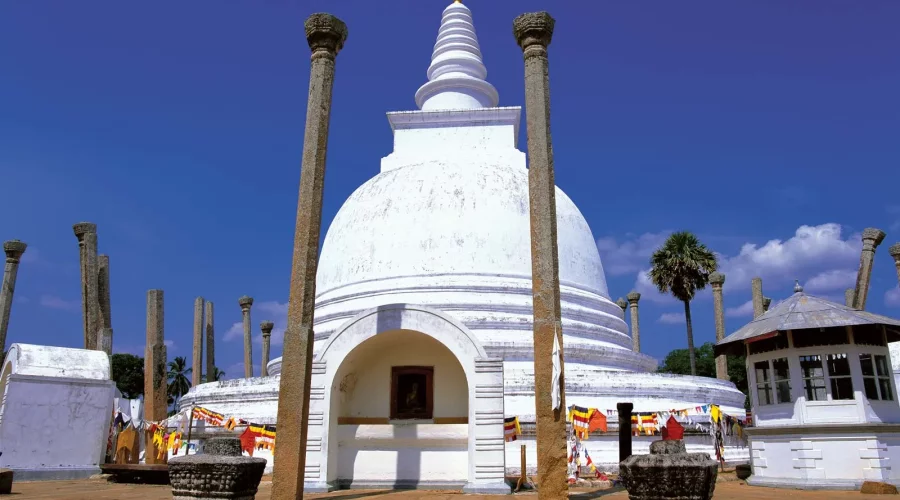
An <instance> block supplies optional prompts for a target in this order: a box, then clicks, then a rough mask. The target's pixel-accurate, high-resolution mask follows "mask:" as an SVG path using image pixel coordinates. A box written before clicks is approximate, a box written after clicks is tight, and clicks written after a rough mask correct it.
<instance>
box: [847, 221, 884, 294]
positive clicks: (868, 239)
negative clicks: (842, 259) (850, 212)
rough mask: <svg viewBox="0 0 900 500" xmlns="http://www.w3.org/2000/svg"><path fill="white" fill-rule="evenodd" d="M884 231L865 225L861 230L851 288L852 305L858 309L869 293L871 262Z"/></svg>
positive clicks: (882, 238) (873, 259)
mask: <svg viewBox="0 0 900 500" xmlns="http://www.w3.org/2000/svg"><path fill="white" fill-rule="evenodd" d="M884 237H885V234H884V231H882V230H881V229H876V228H874V227H867V228H865V229H863V232H862V242H863V247H862V252H861V253H860V255H859V272H858V273H856V288H855V289H854V290H853V298H854V301H853V307H854V308H856V309H859V310H861V311H862V310H864V309H865V308H866V296H867V295H868V294H869V280H870V279H871V278H872V264H873V263H874V262H875V249H876V248H878V245H880V244H881V242H882V241H884Z"/></svg>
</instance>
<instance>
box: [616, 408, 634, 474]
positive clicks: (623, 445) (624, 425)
mask: <svg viewBox="0 0 900 500" xmlns="http://www.w3.org/2000/svg"><path fill="white" fill-rule="evenodd" d="M632 409H634V405H633V404H631V403H616V410H617V411H618V412H619V463H621V462H622V461H623V460H625V459H626V458H628V457H630V456H631V410H632Z"/></svg>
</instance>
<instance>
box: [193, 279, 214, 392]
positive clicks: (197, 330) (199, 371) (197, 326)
mask: <svg viewBox="0 0 900 500" xmlns="http://www.w3.org/2000/svg"><path fill="white" fill-rule="evenodd" d="M193 355H194V357H193V359H192V361H191V385H192V386H195V387H196V386H198V385H200V384H201V383H203V297H197V298H196V299H194V351H193ZM208 373H209V372H207V374H208ZM210 382H212V380H210Z"/></svg>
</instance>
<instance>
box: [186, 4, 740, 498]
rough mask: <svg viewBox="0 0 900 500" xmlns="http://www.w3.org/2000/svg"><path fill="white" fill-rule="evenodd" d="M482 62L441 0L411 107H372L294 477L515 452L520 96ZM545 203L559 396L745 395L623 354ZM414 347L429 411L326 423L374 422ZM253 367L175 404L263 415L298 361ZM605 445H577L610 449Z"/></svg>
mask: <svg viewBox="0 0 900 500" xmlns="http://www.w3.org/2000/svg"><path fill="white" fill-rule="evenodd" d="M486 76H487V70H486V69H485V67H484V64H483V63H482V58H481V52H480V49H479V46H478V41H477V37H476V36H475V31H474V27H473V24H472V17H471V12H470V11H469V9H468V7H466V6H465V5H463V4H462V3H453V4H451V5H450V6H449V7H447V8H446V9H445V10H444V14H443V19H442V23H441V27H440V31H439V34H438V39H437V43H436V44H435V47H434V54H433V56H432V62H431V66H430V67H429V69H428V82H427V83H426V84H425V85H423V86H422V87H421V88H420V89H419V91H418V92H417V93H416V103H417V105H418V106H419V108H420V110H418V111H403V112H392V113H388V122H389V123H390V125H391V128H392V129H393V131H394V147H393V151H392V152H391V153H390V154H389V155H388V156H386V157H384V158H383V159H382V160H381V172H380V173H379V174H377V175H375V176H374V177H372V178H371V179H370V180H369V181H367V182H366V183H364V184H363V185H362V186H360V187H359V188H358V189H357V190H356V191H355V192H354V193H353V194H352V195H351V196H350V197H349V198H348V199H347V201H346V202H345V203H344V205H343V207H342V208H341V209H340V211H339V212H338V213H337V215H336V216H335V218H334V220H333V221H332V223H331V226H330V228H329V229H328V232H327V235H326V237H325V241H324V244H323V247H322V253H321V256H320V261H319V268H318V275H317V282H316V289H317V297H316V312H315V352H316V362H315V368H314V374H313V396H314V400H313V403H312V410H313V411H312V413H311V417H310V422H309V424H310V431H309V436H310V438H309V445H308V450H309V451H308V455H307V470H306V479H307V482H308V483H309V484H308V486H310V487H317V488H326V487H332V486H339V485H344V486H346V485H359V484H369V483H379V484H384V482H385V481H386V482H388V483H391V484H400V485H406V484H413V485H422V486H427V485H432V486H434V485H451V484H459V485H462V484H466V485H469V486H470V488H476V489H479V488H480V489H483V488H485V487H487V488H488V489H490V487H494V486H497V485H498V484H500V483H501V482H502V480H503V473H504V467H505V466H506V465H508V466H510V467H516V468H517V467H518V463H519V460H518V457H519V447H518V445H519V444H522V443H523V442H524V443H526V444H528V446H529V447H530V448H531V447H533V444H534V442H533V441H532V440H523V441H518V442H516V443H512V444H510V445H509V446H508V447H505V446H504V443H503V441H502V417H503V415H504V414H505V415H508V416H512V415H516V416H519V418H520V419H521V420H523V421H529V420H530V421H533V418H534V394H535V387H534V368H533V352H534V346H533V343H532V334H533V333H532V332H533V326H532V301H531V299H532V288H531V286H532V283H531V253H530V252H531V250H530V248H531V246H530V229H529V209H528V170H527V168H526V160H525V153H523V152H522V151H520V150H519V149H518V144H517V141H518V137H519V127H520V121H521V113H522V110H521V108H520V107H496V106H497V104H498V102H499V97H498V95H497V92H496V90H495V89H494V87H493V86H491V85H490V84H489V83H488V82H487V81H486V80H485V78H486ZM332 168H337V167H332ZM556 202H557V231H558V240H559V273H560V283H561V286H560V288H561V290H560V291H561V305H562V327H563V340H564V353H565V358H566V359H565V368H566V401H567V402H568V403H569V404H578V405H581V406H587V407H596V408H601V409H611V408H615V407H616V403H618V402H632V403H634V406H635V411H659V410H669V409H673V408H675V409H681V408H688V407H694V406H700V405H704V404H709V403H717V404H719V405H721V406H722V407H723V409H725V410H726V411H728V412H729V413H733V414H740V413H742V412H743V401H744V395H743V394H742V393H740V392H739V391H737V389H735V387H734V385H733V384H731V383H730V382H724V381H719V380H715V379H708V378H699V377H679V376H671V375H659V374H655V373H650V372H652V371H655V369H656V367H657V362H656V360H655V359H653V358H651V357H649V356H647V355H644V354H640V353H636V352H634V351H632V341H631V338H630V337H629V335H628V331H627V326H626V323H625V321H624V318H623V313H622V310H621V309H620V308H619V307H618V306H617V305H616V304H614V303H613V302H612V301H611V300H610V297H609V292H608V290H607V285H606V278H605V275H604V272H603V265H602V263H601V261H600V255H599V253H598V251H597V246H596V243H595V238H594V236H593V234H592V233H591V230H590V227H589V226H588V224H587V221H586V220H585V219H584V217H583V216H582V215H581V212H580V211H579V210H578V208H577V207H576V206H575V204H574V203H573V202H572V200H571V199H570V198H569V197H568V196H566V194H565V193H563V192H562V191H561V190H560V189H558V188H557V191H556ZM382 336H384V337H385V338H384V339H383V340H382V339H381V337H382ZM413 359H417V360H419V361H417V362H416V364H421V363H426V364H430V365H433V366H434V367H435V372H434V377H435V382H434V384H435V414H434V417H435V418H434V422H429V423H420V422H416V423H409V422H384V423H379V424H352V423H345V424H342V423H341V422H342V421H343V422H359V421H364V420H359V419H367V418H368V419H382V421H383V420H384V419H386V418H387V417H388V414H387V405H388V404H389V395H388V388H389V387H388V386H389V384H390V373H391V372H390V366H397V365H398V364H400V365H402V364H406V363H410V362H411V360H413ZM268 368H269V373H270V374H271V375H273V376H271V377H268V378H255V379H250V380H247V381H240V382H236V381H229V382H217V383H212V384H204V385H201V386H199V387H196V388H193V389H192V390H191V392H190V393H189V394H188V395H186V396H185V398H184V399H183V403H182V404H191V403H195V404H198V405H201V406H205V407H207V408H210V409H212V410H215V411H220V412H223V413H229V414H234V415H239V416H241V417H242V418H248V416H249V418H256V419H257V421H259V422H260V423H267V422H273V421H274V418H275V415H276V411H275V405H277V391H278V383H279V378H278V377H279V376H297V375H296V374H287V373H285V374H282V373H281V359H280V358H279V359H275V360H273V361H271V362H270V363H269V366H268ZM545 390H549V388H546V389H545ZM451 410H452V411H451ZM442 418H446V419H451V420H450V421H452V422H456V421H463V420H465V423H464V424H463V423H446V422H448V421H444V422H445V423H441V422H442V421H441V419H442ZM354 419H356V420H354ZM373 421H374V420H373ZM505 448H506V451H505V455H504V449H505ZM708 451H712V446H711V442H710V445H709V447H708ZM529 453H533V450H530V451H529ZM743 453H744V457H745V458H746V456H747V455H746V450H745V451H743ZM608 455H609V456H608V457H607V456H605V455H592V457H593V458H594V460H595V461H597V462H601V461H603V460H608V461H609V462H610V463H615V462H617V461H618V456H617V452H615V451H611V452H610V453H609V454H608ZM504 456H505V458H504ZM507 459H508V460H507ZM533 463H534V462H533V460H532V464H533ZM503 489H504V490H506V491H508V488H503Z"/></svg>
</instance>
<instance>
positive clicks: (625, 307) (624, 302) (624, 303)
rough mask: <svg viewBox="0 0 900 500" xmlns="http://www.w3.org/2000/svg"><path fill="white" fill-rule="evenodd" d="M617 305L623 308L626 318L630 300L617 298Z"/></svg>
mask: <svg viewBox="0 0 900 500" xmlns="http://www.w3.org/2000/svg"><path fill="white" fill-rule="evenodd" d="M616 305H617V306H619V307H621V308H622V319H625V314H624V313H625V311H627V310H628V301H627V300H625V299H623V298H622V297H619V298H618V299H616Z"/></svg>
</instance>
